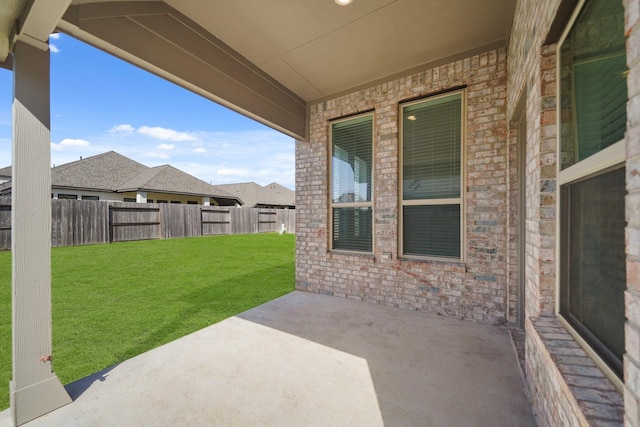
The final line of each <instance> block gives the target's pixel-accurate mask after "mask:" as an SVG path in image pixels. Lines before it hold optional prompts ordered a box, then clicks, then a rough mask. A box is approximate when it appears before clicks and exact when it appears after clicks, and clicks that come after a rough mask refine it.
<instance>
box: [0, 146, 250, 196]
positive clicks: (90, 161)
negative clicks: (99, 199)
mask: <svg viewBox="0 0 640 427" xmlns="http://www.w3.org/2000/svg"><path fill="white" fill-rule="evenodd" d="M0 171H4V173H6V174H7V176H11V166H8V167H6V168H2V169H0ZM0 176H1V175H0ZM7 185H8V186H10V185H11V184H10V183H6V184H5V186H7ZM51 186H52V187H58V188H60V187H63V188H77V189H86V190H100V191H114V192H125V191H138V190H141V191H154V192H159V193H174V194H189V195H196V196H207V197H214V198H216V199H231V200H234V201H238V202H240V203H242V200H241V199H240V198H238V197H237V196H234V195H232V194H230V193H228V192H226V191H225V190H223V189H221V188H218V187H216V186H213V185H211V184H208V183H206V182H204V181H202V180H200V179H198V178H196V177H194V176H192V175H189V174H188V173H186V172H183V171H181V170H179V169H176V168H174V167H173V166H170V165H163V166H156V167H153V168H150V167H148V166H145V165H143V164H142V163H138V162H136V161H135V160H132V159H130V158H128V157H126V156H123V155H122V154H119V153H116V152H115V151H109V152H107V153H103V154H98V155H97V156H92V157H87V158H85V159H81V160H77V161H75V162H70V163H65V164H63V165H60V166H56V167H54V168H52V169H51Z"/></svg>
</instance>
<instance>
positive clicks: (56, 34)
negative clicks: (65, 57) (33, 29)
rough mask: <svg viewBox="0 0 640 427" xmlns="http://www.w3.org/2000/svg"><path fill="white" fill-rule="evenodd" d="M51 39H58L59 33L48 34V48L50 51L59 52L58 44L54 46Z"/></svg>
mask: <svg viewBox="0 0 640 427" xmlns="http://www.w3.org/2000/svg"><path fill="white" fill-rule="evenodd" d="M51 40H60V33H53V34H49V50H50V51H51V52H52V53H59V52H60V48H58V46H56V45H55V44H53V43H51Z"/></svg>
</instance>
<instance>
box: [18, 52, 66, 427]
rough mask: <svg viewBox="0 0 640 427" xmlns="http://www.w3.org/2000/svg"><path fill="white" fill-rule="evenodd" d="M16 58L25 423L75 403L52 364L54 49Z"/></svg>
mask: <svg viewBox="0 0 640 427" xmlns="http://www.w3.org/2000/svg"><path fill="white" fill-rule="evenodd" d="M43 47H44V48H40V49H39V48H37V47H34V45H33V43H24V42H21V41H18V42H17V43H16V45H15V47H14V57H13V79H14V80H13V84H14V88H13V91H14V98H13V142H12V144H13V145H12V153H13V154H12V156H13V165H12V166H13V169H12V171H13V172H12V173H13V188H12V212H11V221H12V231H11V233H12V234H11V250H12V255H13V257H12V260H13V263H12V273H13V278H12V288H13V300H12V309H13V312H12V319H13V378H12V381H11V384H10V396H11V414H12V417H13V422H14V424H15V425H21V424H24V423H26V422H27V421H30V420H32V419H34V418H37V417H39V416H41V415H44V414H46V413H47V412H50V411H52V410H54V409H57V408H59V407H61V406H63V405H66V404H67V403H70V402H71V398H70V397H69V395H68V394H67V392H66V390H65V389H64V387H63V386H62V384H61V383H60V381H59V380H58V377H57V376H56V375H55V374H54V373H53V371H52V365H51V363H50V362H51V173H50V145H49V144H50V123H49V122H50V102H49V101H50V100H49V50H48V48H47V46H46V44H45V45H44V46H43Z"/></svg>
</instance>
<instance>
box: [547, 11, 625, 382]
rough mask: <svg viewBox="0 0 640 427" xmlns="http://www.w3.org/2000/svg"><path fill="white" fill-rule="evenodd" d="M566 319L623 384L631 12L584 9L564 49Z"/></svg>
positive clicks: (561, 93) (563, 289)
mask: <svg viewBox="0 0 640 427" xmlns="http://www.w3.org/2000/svg"><path fill="white" fill-rule="evenodd" d="M558 58H559V61H558V67H559V70H558V75H559V76H562V77H561V79H560V81H559V90H558V94H559V95H558V96H559V103H558V104H559V105H560V106H561V108H560V109H559V114H558V117H559V122H560V132H559V134H560V136H559V147H558V151H559V153H558V157H559V158H560V159H561V161H560V172H559V174H558V182H559V185H560V198H559V208H560V209H559V230H558V235H559V236H560V248H561V251H560V263H559V267H558V268H559V274H558V276H559V282H560V306H559V309H560V315H561V316H562V318H563V319H564V320H565V321H566V322H567V323H568V324H569V325H570V327H571V329H572V330H573V331H574V332H575V333H577V334H578V335H579V336H580V337H581V339H582V340H583V341H584V342H585V343H586V344H587V349H588V351H590V352H591V353H592V354H593V353H595V355H596V356H597V357H596V359H598V360H599V361H602V362H604V364H605V365H606V367H607V368H608V369H609V370H610V371H611V372H613V373H614V374H615V375H617V376H618V377H620V378H622V355H623V353H624V323H625V316H624V291H625V289H626V266H625V243H624V235H625V234H624V233H625V225H626V224H625V202H624V198H625V168H624V159H625V154H624V133H625V131H626V120H627V116H626V103H627V82H626V55H625V36H624V9H623V6H622V4H621V3H618V2H612V1H607V0H592V1H582V2H581V3H580V6H579V7H578V8H577V15H576V16H575V18H574V20H573V22H572V24H571V25H569V27H568V29H567V30H566V32H565V34H564V35H563V38H562V39H561V41H560V44H559V48H558Z"/></svg>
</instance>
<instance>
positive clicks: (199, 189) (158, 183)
mask: <svg viewBox="0 0 640 427" xmlns="http://www.w3.org/2000/svg"><path fill="white" fill-rule="evenodd" d="M136 190H143V191H155V192H164V193H179V194H193V195H196V196H216V197H225V198H234V195H233V194H231V193H229V192H227V191H225V190H223V189H221V188H220V187H219V186H215V185H211V184H208V183H206V182H204V181H202V180H200V179H198V178H196V177H194V176H193V175H189V174H187V173H185V172H182V171H181V170H179V169H176V168H174V167H173V166H171V165H162V166H156V167H153V168H148V169H147V170H145V171H144V172H142V173H141V174H138V175H136V176H135V177H133V178H131V179H130V180H128V181H127V182H125V183H122V184H121V185H120V186H119V188H118V190H117V191H118V192H124V191H136Z"/></svg>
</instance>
